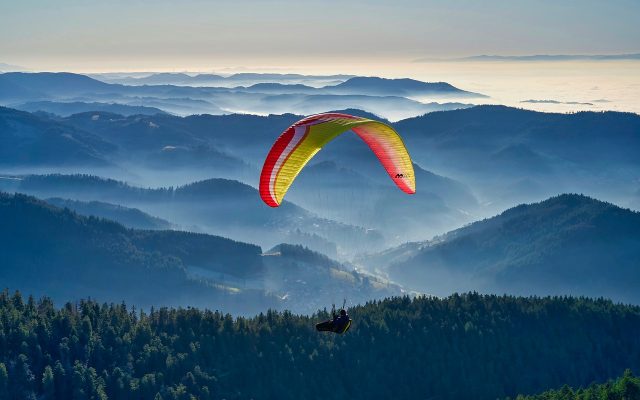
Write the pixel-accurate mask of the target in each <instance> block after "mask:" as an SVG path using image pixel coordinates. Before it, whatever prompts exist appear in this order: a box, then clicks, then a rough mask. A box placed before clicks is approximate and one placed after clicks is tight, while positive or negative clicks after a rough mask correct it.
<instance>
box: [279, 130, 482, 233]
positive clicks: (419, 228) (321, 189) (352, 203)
mask: <svg viewBox="0 0 640 400" xmlns="http://www.w3.org/2000/svg"><path fill="white" fill-rule="evenodd" d="M347 140H348V139H347V138H345V140H344V141H345V142H346V141H347ZM356 140H357V141H359V139H355V140H354V141H356ZM358 145H363V146H364V147H366V145H364V144H363V143H358ZM336 146H338V145H336ZM354 147H356V146H354ZM342 148H343V149H344V148H346V146H342ZM360 150H361V151H362V150H365V149H360ZM328 154H330V152H329V151H327V152H325V154H324V155H325V157H319V159H320V160H321V161H320V160H319V161H318V162H316V163H314V164H312V165H310V166H307V167H306V168H305V169H304V170H303V171H302V172H301V173H300V175H299V176H298V178H297V179H296V182H295V184H294V187H292V188H291V189H290V190H289V193H288V198H289V199H291V200H292V201H294V202H296V203H298V204H304V205H305V207H307V208H308V209H310V210H312V211H314V212H317V213H318V214H320V215H326V216H328V217H329V218H332V219H335V220H338V221H344V222H348V223H351V224H354V225H361V226H369V227H372V228H375V229H377V230H379V231H380V232H383V233H384V234H385V237H388V240H391V241H392V242H393V243H398V241H397V239H394V238H396V237H397V238H402V239H401V241H406V240H417V239H420V238H424V237H425V236H429V235H435V234H438V233H442V232H446V231H448V230H451V229H454V228H456V227H459V226H460V225H463V224H465V223H467V222H469V221H470V219H471V215H473V214H474V213H477V211H478V208H479V204H478V201H477V200H476V199H475V197H474V195H473V194H472V192H471V191H470V189H469V188H468V187H466V185H464V184H462V183H460V182H457V181H455V180H452V179H449V178H445V177H442V176H439V175H436V174H433V173H431V172H428V171H425V170H423V169H422V168H420V167H419V166H418V165H415V166H414V172H415V174H416V181H417V182H419V183H420V185H421V188H422V190H420V191H419V192H416V194H414V195H412V196H407V195H406V194H404V193H402V192H400V191H399V190H398V189H397V188H396V187H395V185H393V184H392V183H391V182H390V181H389V178H388V176H387V175H386V172H385V171H384V169H383V168H382V167H381V166H380V165H379V161H378V160H377V159H376V158H375V157H371V158H369V157H367V156H354V157H351V156H346V155H345V154H339V155H335V154H331V156H328ZM463 210H464V211H463ZM362 223H366V224H365V225H362Z"/></svg>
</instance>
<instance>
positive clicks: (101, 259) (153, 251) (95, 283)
mask: <svg viewBox="0 0 640 400" xmlns="http://www.w3.org/2000/svg"><path fill="white" fill-rule="evenodd" d="M0 216H1V217H0V219H1V220H2V221H3V223H2V227H1V228H0V238H1V240H0V249H1V251H0V257H2V262H1V263H0V265H1V266H2V267H0V274H1V275H2V282H3V285H5V286H6V287H11V288H14V289H20V290H22V291H25V292H30V293H34V294H38V295H40V294H41V295H45V294H46V295H47V296H51V297H53V298H54V299H56V300H57V301H63V302H64V301H68V300H72V299H79V298H83V297H94V296H95V297H100V298H101V300H103V301H107V302H108V301H113V302H120V301H123V300H125V301H127V302H132V303H134V304H137V305H138V306H143V307H149V306H152V305H153V306H159V305H163V304H164V305H174V306H177V305H183V306H186V305H189V306H198V305H200V306H207V305H210V304H217V305H219V306H220V307H224V308H228V309H231V310H235V311H237V312H252V311H255V310H258V309H260V308H261V306H260V303H261V302H263V304H268V305H276V304H277V299H276V298H271V297H269V296H265V295H263V293H262V292H261V291H256V290H246V291H243V292H242V294H241V295H240V296H238V295H237V293H236V294H232V293H228V292H227V290H226V289H225V288H220V287H216V286H212V285H210V284H208V283H207V282H206V281H202V280H201V281H198V280H193V279H190V278H189V277H188V275H187V266H188V265H194V264H195V265H199V266H201V267H204V268H209V269H211V270H215V271H223V272H225V273H227V274H232V275H238V276H254V275H259V274H261V273H262V272H263V265H262V260H261V257H260V253H261V250H260V248H259V247H258V246H254V245H250V244H245V243H240V242H234V241H232V240H229V239H225V238H222V237H216V236H209V235H202V234H195V233H187V232H176V231H151V230H144V231H143V230H131V229H127V228H125V227H123V226H122V225H119V224H117V223H115V222H111V221H108V220H103V219H98V218H90V217H82V216H79V215H77V214H75V213H73V212H72V211H70V210H65V209H59V208H56V207H53V206H51V205H48V204H46V203H44V202H42V201H39V200H37V199H35V198H33V197H29V196H24V195H7V194H0ZM34 244H37V245H34ZM245 302H246V303H245Z"/></svg>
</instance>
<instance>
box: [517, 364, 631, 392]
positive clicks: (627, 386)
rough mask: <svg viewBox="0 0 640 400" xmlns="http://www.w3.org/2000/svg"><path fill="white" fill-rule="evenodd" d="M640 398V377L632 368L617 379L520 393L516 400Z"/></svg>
mask: <svg viewBox="0 0 640 400" xmlns="http://www.w3.org/2000/svg"><path fill="white" fill-rule="evenodd" d="M595 399H608V400H640V378H639V377H637V376H633V373H632V372H631V370H629V369H628V370H626V371H624V375H623V376H622V377H620V378H618V379H616V380H615V381H613V380H611V381H608V382H606V383H600V384H596V383H594V384H591V385H589V387H587V388H579V389H574V388H571V387H569V386H568V385H564V386H563V387H562V388H560V389H557V390H548V391H546V392H544V393H541V394H538V395H533V396H524V395H519V396H518V397H517V398H516V400H595Z"/></svg>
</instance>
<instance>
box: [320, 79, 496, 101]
mask: <svg viewBox="0 0 640 400" xmlns="http://www.w3.org/2000/svg"><path fill="white" fill-rule="evenodd" d="M324 89H325V90H328V91H332V92H336V93H340V92H341V93H349V94H354V93H357V94H366V95H377V96H429V95H432V96H433V95H435V96H438V95H445V96H457V97H487V96H485V95H481V94H479V93H472V92H467V91H465V90H460V89H458V88H457V87H455V86H453V85H451V84H449V83H446V82H422V81H418V80H415V79H406V78H405V79H385V78H378V77H354V78H351V79H348V80H346V81H345V82H342V83H340V84H338V85H335V86H329V87H325V88H324Z"/></svg>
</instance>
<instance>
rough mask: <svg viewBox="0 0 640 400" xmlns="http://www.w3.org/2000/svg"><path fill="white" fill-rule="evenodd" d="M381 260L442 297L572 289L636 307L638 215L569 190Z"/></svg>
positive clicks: (402, 278) (394, 274) (412, 284)
mask: <svg viewBox="0 0 640 400" xmlns="http://www.w3.org/2000/svg"><path fill="white" fill-rule="evenodd" d="M378 263H381V264H384V263H388V268H387V270H388V271H389V275H390V277H391V278H392V279H393V280H395V281H397V282H399V283H401V284H403V285H405V286H407V287H409V288H412V289H414V290H420V291H423V292H425V293H432V294H436V295H446V294H448V293H453V292H464V291H468V290H478V291H481V292H485V293H510V294H518V295H533V294H536V295H562V294H571V295H584V296H591V297H595V296H604V297H607V298H611V299H614V300H617V301H624V302H631V303H635V304H638V303H639V302H640V293H639V291H638V285H640V270H639V268H638V266H639V265H640V213H638V212H635V211H631V210H628V209H623V208H620V207H617V206H615V205H613V204H610V203H605V202H602V201H598V200H596V199H592V198H590V197H587V196H582V195H575V194H563V195H560V196H556V197H552V198H550V199H547V200H545V201H542V202H540V203H534V204H523V205H520V206H517V207H514V208H511V209H509V210H507V211H505V212H503V213H502V214H500V215H498V216H495V217H493V218H489V219H486V220H482V221H478V222H476V223H473V224H471V225H468V226H466V227H463V228H460V229H457V230H455V231H452V232H450V233H448V234H446V235H444V236H442V237H440V238H438V239H436V240H433V241H430V242H423V243H417V244H413V245H411V244H410V245H405V246H401V247H399V248H396V249H394V250H391V251H388V252H386V253H383V254H382V257H380V258H379V259H377V260H375V261H371V262H370V264H371V265H374V266H378V265H376V264H378ZM436 282H437V283H436Z"/></svg>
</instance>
